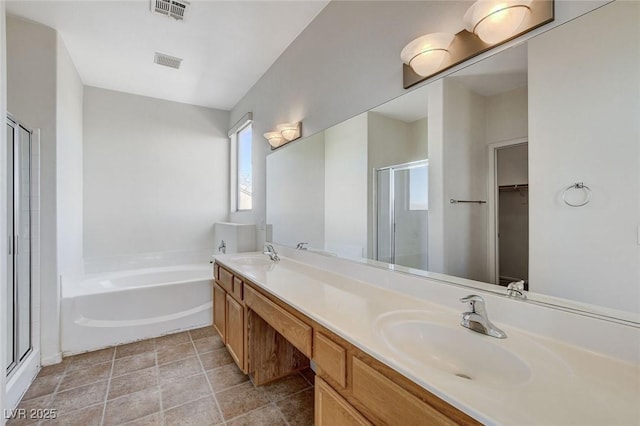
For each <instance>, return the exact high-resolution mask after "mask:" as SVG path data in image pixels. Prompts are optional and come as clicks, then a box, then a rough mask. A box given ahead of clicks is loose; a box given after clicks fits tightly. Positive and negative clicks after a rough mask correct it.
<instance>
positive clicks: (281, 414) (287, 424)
mask: <svg viewBox="0 0 640 426" xmlns="http://www.w3.org/2000/svg"><path fill="white" fill-rule="evenodd" d="M271 404H272V405H273V407H274V408H275V409H276V410H278V413H280V417H282V420H284V424H285V425H286V426H291V425H290V424H289V421H288V420H287V416H285V415H284V413H283V412H282V410H281V409H280V407H278V405H277V404H276V403H275V402H272V403H271Z"/></svg>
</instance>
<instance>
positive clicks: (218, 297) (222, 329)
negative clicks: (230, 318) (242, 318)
mask: <svg viewBox="0 0 640 426" xmlns="http://www.w3.org/2000/svg"><path fill="white" fill-rule="evenodd" d="M226 312H227V292H226V291H224V289H223V288H222V287H220V286H219V285H218V283H213V328H215V330H216V331H217V332H218V334H219V335H220V338H222V341H223V342H224V341H225V337H226V334H225V333H226V324H227V315H226Z"/></svg>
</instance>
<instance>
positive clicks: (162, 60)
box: [153, 52, 182, 69]
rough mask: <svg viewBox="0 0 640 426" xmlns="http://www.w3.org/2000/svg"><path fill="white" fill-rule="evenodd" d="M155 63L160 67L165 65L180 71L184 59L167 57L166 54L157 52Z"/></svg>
mask: <svg viewBox="0 0 640 426" xmlns="http://www.w3.org/2000/svg"><path fill="white" fill-rule="evenodd" d="M153 62H155V63H156V64H158V65H164V66H165V67H170V68H175V69H178V68H180V64H181V63H182V59H180V58H176V57H174V56H169V55H165V54H164V53H159V52H156V54H155V55H154V56H153Z"/></svg>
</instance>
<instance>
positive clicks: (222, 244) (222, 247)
mask: <svg viewBox="0 0 640 426" xmlns="http://www.w3.org/2000/svg"><path fill="white" fill-rule="evenodd" d="M218 251H219V252H221V253H222V254H225V253H226V252H227V245H226V244H225V242H224V240H221V242H220V245H219V246H218Z"/></svg>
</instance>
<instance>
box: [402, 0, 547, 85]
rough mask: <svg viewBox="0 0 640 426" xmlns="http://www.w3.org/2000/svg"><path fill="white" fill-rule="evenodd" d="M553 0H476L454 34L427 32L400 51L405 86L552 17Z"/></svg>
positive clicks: (522, 32) (539, 24)
mask: <svg viewBox="0 0 640 426" xmlns="http://www.w3.org/2000/svg"><path fill="white" fill-rule="evenodd" d="M553 15H554V0H476V1H475V2H474V3H473V5H471V7H470V8H469V9H468V10H467V12H466V13H465V14H464V16H463V17H462V19H461V22H460V26H459V27H458V28H462V29H461V30H459V31H458V32H457V33H456V34H450V33H446V32H441V33H432V34H427V35H424V36H422V37H418V38H416V39H415V40H413V41H412V42H410V43H409V44H407V45H406V46H405V47H404V48H403V49H402V52H401V53H400V58H401V59H402V62H403V64H402V85H403V87H404V88H405V89H408V88H410V87H411V86H414V85H416V84H418V83H421V82H423V81H424V80H426V79H427V78H430V77H432V76H434V75H436V74H438V73H441V72H442V71H444V70H446V69H449V68H451V67H454V66H456V65H458V64H461V63H462V62H464V61H466V60H468V59H471V58H473V57H474V56H476V55H479V54H481V53H483V52H486V51H487V50H490V49H492V48H494V47H496V46H498V45H500V44H502V43H506V42H507V41H509V40H511V39H513V38H515V37H518V36H520V35H522V34H525V33H527V32H529V31H531V30H534V29H536V28H538V27H540V26H542V25H544V24H547V23H549V22H552V21H553V19H554V18H553Z"/></svg>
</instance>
